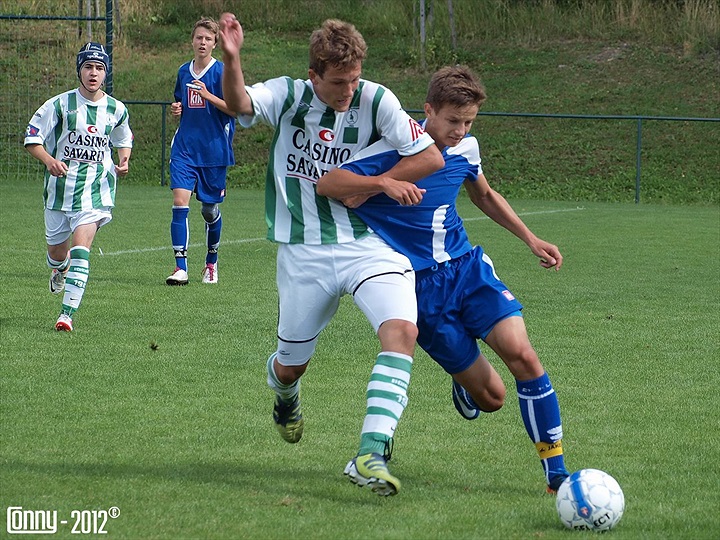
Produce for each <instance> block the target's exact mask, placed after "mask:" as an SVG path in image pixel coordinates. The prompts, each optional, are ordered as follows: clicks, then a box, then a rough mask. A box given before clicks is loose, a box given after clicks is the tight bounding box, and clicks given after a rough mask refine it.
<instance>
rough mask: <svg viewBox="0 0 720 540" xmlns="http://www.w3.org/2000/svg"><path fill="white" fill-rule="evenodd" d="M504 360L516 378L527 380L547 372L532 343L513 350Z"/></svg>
mask: <svg viewBox="0 0 720 540" xmlns="http://www.w3.org/2000/svg"><path fill="white" fill-rule="evenodd" d="M504 360H505V363H506V364H507V366H508V368H509V369H510V372H511V373H512V374H513V375H514V376H515V378H516V379H521V380H526V379H530V378H535V377H540V376H541V375H542V374H543V373H544V372H545V369H544V368H543V366H542V364H541V363H540V358H538V355H537V353H536V352H535V349H533V348H532V346H530V345H528V346H527V347H523V348H520V349H518V350H516V351H512V352H511V353H510V354H508V355H507V358H504Z"/></svg>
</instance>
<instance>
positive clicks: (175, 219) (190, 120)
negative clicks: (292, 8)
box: [165, 17, 235, 285]
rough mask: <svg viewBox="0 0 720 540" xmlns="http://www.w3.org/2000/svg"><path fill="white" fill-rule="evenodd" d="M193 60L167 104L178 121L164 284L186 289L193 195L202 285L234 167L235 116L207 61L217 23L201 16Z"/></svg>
mask: <svg viewBox="0 0 720 540" xmlns="http://www.w3.org/2000/svg"><path fill="white" fill-rule="evenodd" d="M191 38H192V47H193V51H194V53H195V57H194V58H193V60H191V61H190V62H187V63H185V64H183V65H182V66H180V69H179V70H178V75H177V80H176V82H175V101H174V103H173V104H172V105H171V106H170V112H171V113H172V115H173V116H176V117H179V118H180V125H179V126H178V129H177V131H176V132H175V135H174V136H173V140H172V149H171V151H170V188H171V189H172V191H173V207H172V221H171V222H170V237H171V240H172V245H173V250H174V252H175V270H174V271H173V273H172V275H170V276H169V277H168V278H167V279H166V280H165V282H166V283H167V284H168V285H187V283H188V273H187V270H188V266H187V249H188V245H189V242H190V231H189V228H188V215H189V213H190V197H191V196H192V194H193V192H195V196H196V197H197V199H198V200H199V201H200V203H201V204H202V207H201V212H202V216H203V219H204V220H205V236H206V240H207V255H206V256H205V267H204V268H203V271H202V282H203V283H217V282H218V272H217V261H218V247H219V245H220V233H221V231H222V216H221V214H220V208H219V206H218V205H219V204H220V203H221V202H222V201H223V199H224V198H225V187H226V176H227V168H228V167H229V166H230V165H233V164H234V163H235V157H234V155H233V148H232V139H233V135H234V133H235V114H234V113H233V111H231V110H230V109H229V108H228V106H227V105H226V104H225V101H224V100H223V93H222V72H223V65H222V62H219V61H218V60H216V59H215V58H213V57H212V51H213V49H215V46H216V45H217V39H218V24H217V23H216V22H215V21H214V20H213V19H210V18H207V17H203V18H202V19H200V20H199V21H197V22H196V23H195V25H194V26H193V30H192V33H191Z"/></svg>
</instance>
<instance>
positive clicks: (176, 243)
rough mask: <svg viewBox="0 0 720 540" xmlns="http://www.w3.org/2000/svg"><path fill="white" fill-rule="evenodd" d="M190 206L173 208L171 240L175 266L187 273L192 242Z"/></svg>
mask: <svg viewBox="0 0 720 540" xmlns="http://www.w3.org/2000/svg"><path fill="white" fill-rule="evenodd" d="M189 213H190V207H189V206H173V207H172V221H171V222H170V239H171V240H172V246H173V251H175V266H177V267H178V268H182V269H183V270H185V271H186V272H187V248H188V243H189V242H190V229H189V227H188V214H189Z"/></svg>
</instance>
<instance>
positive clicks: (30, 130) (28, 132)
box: [25, 124, 40, 137]
mask: <svg viewBox="0 0 720 540" xmlns="http://www.w3.org/2000/svg"><path fill="white" fill-rule="evenodd" d="M39 133H40V129H39V128H36V127H35V126H33V125H32V124H28V127H27V129H25V136H26V137H37V136H38V134H39Z"/></svg>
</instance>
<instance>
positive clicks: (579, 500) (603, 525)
mask: <svg viewBox="0 0 720 540" xmlns="http://www.w3.org/2000/svg"><path fill="white" fill-rule="evenodd" d="M555 505H556V507H557V513H558V516H560V521H562V522H563V525H565V526H566V527H567V528H568V529H576V530H587V531H608V530H610V529H612V528H613V527H614V526H615V525H617V524H618V521H620V518H621V517H622V515H623V512H624V511H625V495H624V494H623V491H622V489H621V488H620V485H619V484H618V483H617V481H616V480H615V479H614V478H613V477H612V476H610V475H609V474H608V473H606V472H603V471H599V470H597V469H581V470H579V471H576V472H574V473H572V474H571V475H570V476H568V477H567V478H566V479H565V481H564V482H563V483H562V484H561V485H560V488H559V489H558V491H557V499H556V501H555Z"/></svg>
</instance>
